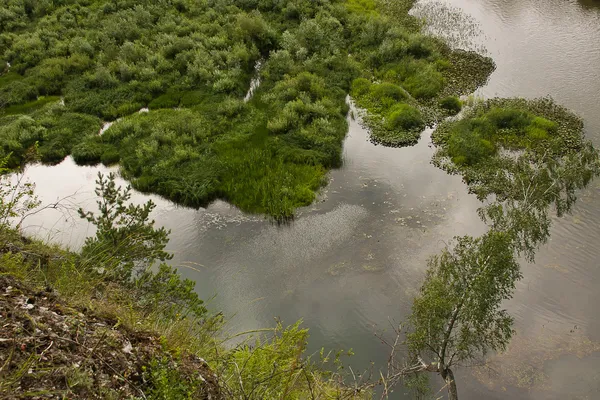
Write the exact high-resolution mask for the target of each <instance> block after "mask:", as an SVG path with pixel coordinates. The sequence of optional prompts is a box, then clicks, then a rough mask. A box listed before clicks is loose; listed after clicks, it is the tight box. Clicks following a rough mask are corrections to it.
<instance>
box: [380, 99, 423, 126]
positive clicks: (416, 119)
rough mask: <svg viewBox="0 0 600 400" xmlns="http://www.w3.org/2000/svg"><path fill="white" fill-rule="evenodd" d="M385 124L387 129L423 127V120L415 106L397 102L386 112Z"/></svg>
mask: <svg viewBox="0 0 600 400" xmlns="http://www.w3.org/2000/svg"><path fill="white" fill-rule="evenodd" d="M386 126H387V128H388V129H398V128H400V129H404V130H413V129H423V128H424V127H425V122H424V121H423V116H422V115H421V112H420V111H419V110H418V109H416V108H415V107H412V106H409V105H408V104H397V105H395V106H394V107H392V109H391V110H390V112H389V113H388V115H387V117H386Z"/></svg>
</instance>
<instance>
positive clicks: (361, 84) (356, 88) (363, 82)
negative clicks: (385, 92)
mask: <svg viewBox="0 0 600 400" xmlns="http://www.w3.org/2000/svg"><path fill="white" fill-rule="evenodd" d="M370 89H371V82H370V81H369V80H368V79H365V78H356V79H355V80H353V81H352V91H351V93H352V95H353V96H364V95H366V94H367V93H369V91H370Z"/></svg>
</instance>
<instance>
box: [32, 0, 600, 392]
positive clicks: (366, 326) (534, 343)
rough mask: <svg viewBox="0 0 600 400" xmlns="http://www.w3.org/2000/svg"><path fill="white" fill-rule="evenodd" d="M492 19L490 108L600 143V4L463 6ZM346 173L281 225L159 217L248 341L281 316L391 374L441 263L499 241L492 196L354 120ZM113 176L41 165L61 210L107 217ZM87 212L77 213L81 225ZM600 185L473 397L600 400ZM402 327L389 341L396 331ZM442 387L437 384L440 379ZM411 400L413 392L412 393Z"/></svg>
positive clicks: (467, 379) (558, 229)
mask: <svg viewBox="0 0 600 400" xmlns="http://www.w3.org/2000/svg"><path fill="white" fill-rule="evenodd" d="M449 4H451V5H453V6H456V7H460V8H461V9H463V10H464V11H465V12H466V13H467V14H469V15H471V16H473V18H474V19H475V20H476V21H478V22H479V23H480V28H481V30H482V31H483V35H482V39H481V40H483V43H484V44H485V46H486V47H487V49H488V51H489V53H490V55H491V56H492V57H493V58H494V60H495V61H496V63H497V66H498V68H497V70H496V71H495V72H494V74H493V75H492V77H491V79H490V81H489V83H488V85H486V86H485V87H483V88H482V89H480V90H479V91H478V94H479V95H482V96H487V97H490V96H496V95H498V96H525V97H538V96H545V95H551V96H552V97H554V98H555V99H556V100H557V101H558V102H559V103H562V104H564V105H565V106H567V107H569V108H571V109H573V110H574V111H576V112H577V113H579V114H580V115H582V117H583V118H584V120H585V123H586V129H587V134H588V136H589V137H590V139H591V140H593V141H594V143H595V144H596V145H597V146H600V4H599V3H598V2H596V1H594V0H581V1H579V2H578V1H572V0H571V1H566V0H544V1H542V0H504V1H502V0H450V1H449ZM349 121H350V131H349V134H348V137H347V139H346V142H345V147H344V159H345V164H344V167H343V168H341V169H340V170H336V171H333V172H332V173H331V174H330V184H329V185H328V186H327V187H326V188H325V189H324V190H323V193H322V194H321V196H320V200H319V201H318V202H316V203H315V204H314V205H313V206H311V207H307V208H305V209H302V210H300V212H299V216H298V218H297V219H296V220H295V222H294V223H292V224H291V225H290V226H283V227H278V226H274V225H272V224H270V223H269V222H267V221H265V220H263V218H261V217H257V216H248V215H244V214H243V213H241V212H239V211H238V210H236V209H235V208H233V207H231V206H229V205H227V204H225V203H223V202H216V203H214V204H212V205H211V206H209V207H208V208H207V209H201V210H198V211H195V210H189V209H182V208H178V207H176V206H174V205H172V204H170V203H168V202H166V201H164V200H162V199H159V198H156V197H153V196H144V195H136V196H135V198H136V200H139V201H143V200H145V199H146V198H148V197H152V198H153V199H154V200H155V201H156V202H157V204H158V205H159V207H158V209H157V212H156V215H155V217H156V220H157V222H158V223H159V224H161V225H164V226H167V227H168V228H170V229H172V231H173V232H172V234H171V242H170V245H169V249H170V250H171V251H173V252H174V253H175V259H174V260H173V262H174V263H176V264H177V265H179V266H180V270H181V271H182V273H183V274H184V275H185V276H186V277H189V278H191V279H194V280H196V281H197V283H198V286H197V287H198V291H199V293H200V294H201V295H202V297H204V298H207V299H208V298H211V297H213V296H214V297H213V298H212V300H210V302H209V307H210V308H211V309H213V310H219V311H223V312H224V313H225V315H227V316H230V317H231V321H230V324H229V326H228V329H230V330H231V331H233V332H237V331H240V330H246V329H252V328H257V327H264V326H267V325H272V323H273V317H276V316H279V317H281V318H282V319H283V320H284V322H288V323H292V322H294V321H296V320H298V319H300V318H302V319H303V320H304V324H305V326H307V327H309V328H310V332H311V347H312V349H317V348H320V347H321V346H325V347H328V348H340V347H341V348H345V349H348V348H350V347H351V348H353V349H354V351H355V353H356V356H355V357H353V358H352V360H351V363H352V364H353V365H357V366H360V365H363V366H365V365H367V364H368V362H369V361H371V360H372V361H374V362H375V364H376V366H378V365H383V363H384V362H385V358H386V355H387V352H386V349H385V348H384V347H383V346H381V344H380V343H379V341H378V340H377V339H376V338H375V337H374V335H373V333H374V332H381V331H383V330H385V329H388V326H389V324H388V320H389V319H391V320H395V321H399V320H402V319H403V318H404V317H405V316H406V315H407V313H408V311H409V309H410V304H411V299H412V297H413V296H414V294H415V291H416V289H417V288H418V286H419V283H420V282H421V279H422V278H423V274H424V271H425V268H426V262H425V261H426V259H427V258H428V257H429V256H430V255H432V254H435V253H436V252H438V251H439V249H440V248H441V247H443V246H444V244H445V242H447V241H448V240H450V239H451V238H452V237H453V236H455V235H462V234H472V235H478V234H480V233H481V232H482V231H483V230H484V226H483V225H482V223H481V222H480V221H479V219H478V217H477V214H476V209H477V207H478V205H479V203H478V202H477V200H476V199H475V198H474V197H473V196H471V195H469V194H467V192H466V187H465V185H464V184H463V183H462V182H461V180H460V178H458V177H456V176H448V175H447V174H445V173H444V172H443V171H441V170H438V169H436V168H435V167H433V166H432V165H431V164H430V163H429V161H430V158H431V155H432V153H433V149H432V148H431V147H430V143H429V134H430V132H426V133H425V134H424V135H423V136H422V138H421V140H420V141H419V143H418V144H417V145H416V146H414V147H410V148H404V149H391V148H384V147H381V146H374V145H373V144H371V143H370V142H368V140H367V134H366V132H365V131H364V130H363V129H362V128H361V127H360V125H359V124H358V122H357V121H355V120H352V119H351V118H349ZM99 170H102V171H105V170H106V168H102V167H77V166H75V165H74V164H73V162H72V161H71V160H70V159H68V160H66V161H65V162H63V163H62V164H60V165H59V166H56V167H43V166H32V167H29V168H28V170H27V174H28V176H29V177H30V178H31V179H32V180H33V181H35V182H36V184H37V192H38V193H39V194H40V196H41V197H42V199H43V200H44V201H45V202H48V201H52V200H55V199H56V198H57V197H62V196H66V195H70V194H72V193H75V192H77V194H75V195H74V196H73V197H72V198H70V199H69V200H70V201H72V202H73V203H78V204H79V203H83V204H85V206H86V207H87V208H90V209H91V208H92V207H93V205H94V195H93V185H94V178H95V175H96V173H97V171H99ZM72 215H73V216H75V214H74V213H72ZM27 225H28V226H29V227H28V229H29V232H32V233H36V234H38V235H40V236H42V237H46V238H50V239H51V240H55V241H61V242H62V243H65V244H67V245H70V246H73V247H77V246H79V245H80V244H81V243H82V240H83V238H84V237H85V235H86V234H90V233H91V229H90V228H89V227H88V226H87V225H85V224H83V223H81V222H80V221H78V220H76V219H75V220H73V219H71V218H69V214H68V213H63V214H58V213H56V212H48V213H44V214H41V215H36V216H34V217H32V218H31V219H29V220H28V221H27ZM599 260H600V181H598V180H597V181H595V182H593V183H592V185H591V186H590V188H588V189H587V190H586V191H584V192H582V193H581V194H580V201H579V202H578V204H577V205H576V207H575V209H574V210H573V214H572V215H569V216H566V217H564V218H562V219H557V220H556V221H555V224H554V227H553V229H552V237H551V241H550V243H549V244H548V245H546V246H544V247H543V249H541V250H540V252H539V253H538V256H537V260H536V263H535V264H525V263H523V273H524V279H523V280H522V281H521V282H520V283H519V285H518V288H517V293H516V296H515V298H514V299H513V300H512V301H510V302H509V303H508V304H507V307H508V308H509V310H510V312H511V314H512V315H514V316H515V319H516V326H515V327H516V330H517V335H516V337H515V339H514V340H513V342H512V343H511V346H510V348H509V350H508V352H507V353H506V354H504V355H501V356H499V357H495V358H493V359H492V360H491V361H490V364H489V367H490V368H488V369H485V370H484V369H476V368H468V369H463V370H461V371H459V372H458V374H457V375H458V376H457V379H458V384H459V393H460V394H461V398H463V399H480V398H486V399H507V398H510V399H555V398H577V399H587V398H589V399H595V398H598V397H600V310H599V308H600V307H599V306H600V265H599V264H600V261H599ZM388 330H389V329H388ZM433 380H434V381H435V379H433ZM397 396H398V398H402V395H401V394H400V393H399V392H398V394H397Z"/></svg>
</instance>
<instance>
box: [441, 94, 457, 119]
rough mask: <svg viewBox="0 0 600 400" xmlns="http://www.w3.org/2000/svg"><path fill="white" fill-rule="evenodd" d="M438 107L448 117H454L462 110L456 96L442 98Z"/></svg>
mask: <svg viewBox="0 0 600 400" xmlns="http://www.w3.org/2000/svg"><path fill="white" fill-rule="evenodd" d="M439 105H440V107H441V108H442V109H444V110H446V111H447V112H448V114H450V115H456V114H458V113H459V112H460V110H462V102H461V101H460V100H459V98H458V97H456V96H448V97H444V98H443V99H441V100H440V101H439Z"/></svg>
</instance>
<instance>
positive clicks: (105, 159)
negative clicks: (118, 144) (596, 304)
mask: <svg viewBox="0 0 600 400" xmlns="http://www.w3.org/2000/svg"><path fill="white" fill-rule="evenodd" d="M120 159H121V155H120V154H119V151H118V150H117V149H113V148H110V149H107V150H105V151H104V153H102V157H101V158H100V161H102V164H104V165H107V166H108V165H113V164H117V163H118V162H119V160H120Z"/></svg>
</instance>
